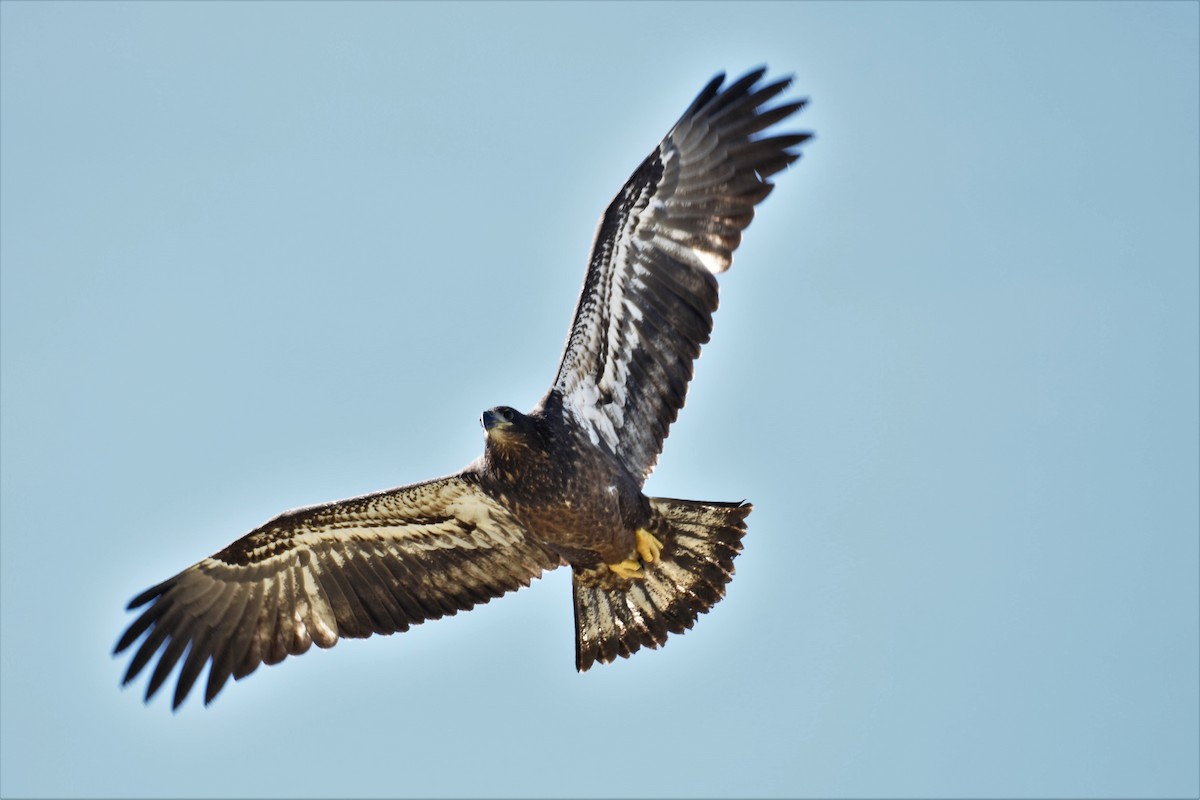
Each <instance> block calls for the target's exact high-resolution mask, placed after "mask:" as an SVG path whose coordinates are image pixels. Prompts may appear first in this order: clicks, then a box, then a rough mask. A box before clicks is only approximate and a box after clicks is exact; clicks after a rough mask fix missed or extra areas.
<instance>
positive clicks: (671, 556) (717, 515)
mask: <svg viewBox="0 0 1200 800" xmlns="http://www.w3.org/2000/svg"><path fill="white" fill-rule="evenodd" d="M650 506H651V508H652V510H653V512H654V517H653V522H652V523H651V530H650V532H651V533H653V534H654V535H655V536H656V537H657V538H658V539H659V541H661V542H662V545H663V549H662V552H661V553H660V554H659V560H658V561H655V562H654V563H653V564H643V565H642V571H643V573H644V577H642V578H634V579H632V580H629V579H625V578H621V577H620V576H618V575H617V574H616V573H614V572H612V571H611V570H610V569H609V568H608V567H607V566H604V565H603V564H602V565H600V566H599V567H595V568H592V569H579V568H577V569H576V570H575V574H574V576H573V582H572V583H573V586H572V588H573V590H574V594H575V667H576V668H577V669H578V670H579V671H580V672H583V671H585V670H587V669H588V668H589V667H591V666H592V664H593V663H595V662H597V661H599V662H600V663H602V664H607V663H609V662H610V661H615V660H616V659H617V657H618V656H620V657H621V658H628V657H629V656H631V655H633V654H634V653H636V652H637V651H638V650H639V649H641V648H642V647H652V648H655V647H658V646H659V645H661V644H663V643H665V642H666V640H667V634H668V633H683V632H684V631H685V630H687V629H689V628H691V627H692V625H694V624H695V622H696V618H697V617H698V616H700V615H701V614H703V613H704V612H706V611H708V610H709V609H710V608H712V607H713V606H714V605H716V604H717V601H719V600H720V599H721V598H722V597H724V596H725V586H726V584H728V583H729V581H730V579H731V578H732V577H733V559H734V558H736V557H737V554H738V553H740V552H741V550H742V536H743V535H744V534H745V532H746V517H747V516H748V515H749V514H750V510H751V505H750V504H749V503H701V502H696V501H692V500H672V499H667V498H658V497H652V498H650Z"/></svg>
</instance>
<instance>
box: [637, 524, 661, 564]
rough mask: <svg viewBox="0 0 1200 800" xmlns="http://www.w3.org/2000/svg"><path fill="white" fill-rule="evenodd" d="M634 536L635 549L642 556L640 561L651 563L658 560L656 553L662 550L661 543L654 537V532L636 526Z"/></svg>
mask: <svg viewBox="0 0 1200 800" xmlns="http://www.w3.org/2000/svg"><path fill="white" fill-rule="evenodd" d="M634 537H635V538H636V539H637V551H638V555H639V556H641V557H642V561H644V562H646V563H647V564H653V563H654V562H655V561H658V560H659V558H658V555H659V553H661V552H662V549H663V544H662V542H660V541H659V540H658V539H657V538H655V536H654V534H652V533H650V532H649V531H647V530H644V529H642V528H638V529H637V532H636V533H634Z"/></svg>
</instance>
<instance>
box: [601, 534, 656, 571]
mask: <svg viewBox="0 0 1200 800" xmlns="http://www.w3.org/2000/svg"><path fill="white" fill-rule="evenodd" d="M634 539H635V540H636V542H637V553H636V555H633V556H630V557H629V558H627V559H625V560H624V561H620V562H618V563H616V564H609V565H608V568H609V569H610V570H612V571H613V572H615V573H616V574H617V575H619V576H620V577H622V578H624V579H626V580H632V579H634V578H641V577H644V576H645V574H644V573H643V572H642V564H643V563H645V564H653V563H654V562H655V561H658V560H660V559H659V554H660V553H662V547H663V545H662V542H660V541H659V540H658V539H657V538H655V536H654V534H652V533H650V532H649V531H647V530H644V529H642V528H638V529H637V531H635V532H634Z"/></svg>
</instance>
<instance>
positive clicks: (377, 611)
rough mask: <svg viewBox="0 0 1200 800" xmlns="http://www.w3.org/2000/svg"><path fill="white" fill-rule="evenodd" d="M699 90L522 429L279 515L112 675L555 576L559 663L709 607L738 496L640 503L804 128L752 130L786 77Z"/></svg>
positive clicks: (667, 629)
mask: <svg viewBox="0 0 1200 800" xmlns="http://www.w3.org/2000/svg"><path fill="white" fill-rule="evenodd" d="M764 72H765V70H763V69H759V70H755V71H753V72H751V73H749V74H747V75H745V76H743V77H742V78H740V79H738V80H737V81H735V82H733V83H731V84H729V85H728V86H724V87H722V84H723V83H724V76H723V75H719V76H717V77H716V78H714V79H713V80H712V81H711V82H709V84H708V85H707V86H706V87H705V88H704V89H703V90H702V91H701V92H700V94H699V95H698V96H697V98H696V99H695V101H694V102H693V103H692V105H691V106H690V107H689V108H688V109H687V111H685V112H684V114H683V116H682V117H681V118H680V120H679V122H677V123H676V124H675V126H674V127H672V128H671V130H670V131H669V132H668V133H667V135H666V137H665V138H664V139H663V140H662V142H661V143H660V144H659V145H658V147H656V148H655V149H654V151H653V152H652V153H651V154H650V155H649V156H648V157H647V158H646V159H645V160H644V161H643V162H642V164H641V165H640V166H639V167H638V169H637V170H636V171H635V172H634V174H633V176H632V177H631V178H630V179H629V180H628V181H627V182H626V184H625V185H624V187H623V188H622V189H621V191H620V192H618V194H617V196H616V198H614V200H613V201H612V203H611V204H610V205H609V207H608V209H607V210H606V211H605V213H604V215H603V216H602V217H601V221H600V225H599V227H598V228H597V232H596V240H595V242H594V243H593V247H592V255H591V258H590V260H589V263H588V270H587V275H586V277H585V280H584V286H583V291H582V293H581V295H580V298H579V303H578V306H577V308H576V312H575V318H574V321H573V322H572V324H571V330H570V333H569V335H568V338H567V344H566V348H565V349H564V352H563V356H562V360H561V363H560V365H559V369H558V373H557V375H556V376H555V379H554V382H553V384H552V385H551V388H550V390H549V392H548V393H547V394H546V396H545V397H544V398H543V399H542V401H541V402H540V403H539V404H538V406H537V407H536V408H534V409H533V410H532V411H531V412H530V413H529V414H521V413H519V412H517V411H515V410H513V409H511V408H508V407H506V406H498V407H496V408H493V409H490V410H488V411H486V412H484V415H483V420H482V421H483V425H484V428H485V430H486V431H487V434H486V441H485V446H484V453H483V455H482V456H481V457H480V458H479V459H477V460H476V461H475V462H474V463H472V464H471V465H469V466H468V467H466V468H465V469H464V470H462V471H461V472H459V473H458V474H456V475H450V476H448V477H445V478H439V479H437V480H433V481H427V482H425V483H419V484H414V485H412V486H404V487H401V488H399V489H392V490H389V491H385V492H378V493H376V494H371V495H366V496H363V497H357V498H352V499H350V500H343V501H340V502H336V503H329V504H326V505H320V506H312V507H309V508H302V509H297V510H295V511H289V512H287V513H285V514H281V515H280V516H278V517H276V518H275V519H273V520H271V521H269V522H267V523H266V524H264V525H262V526H260V527H259V528H256V529H255V530H253V531H251V532H250V533H248V534H246V535H245V536H243V537H242V538H240V539H238V540H237V541H235V542H234V543H232V544H231V545H229V546H228V547H226V548H225V549H223V550H221V551H219V552H218V553H216V554H215V555H213V556H212V557H210V558H206V559H204V560H202V561H200V562H198V563H197V564H194V565H193V566H191V567H189V568H187V569H185V570H184V571H182V572H180V573H179V574H178V575H176V576H174V577H173V578H170V579H168V580H166V581H164V582H162V583H160V584H158V585H157V586H154V587H153V588H151V589H149V590H147V591H146V592H143V593H142V594H140V595H138V596H137V597H136V598H134V600H133V601H132V602H131V603H130V605H129V607H130V609H134V608H142V611H141V613H140V615H139V616H138V617H137V618H136V619H135V620H134V622H133V623H132V624H131V625H130V626H129V627H128V629H126V631H125V632H124V634H123V635H122V636H121V638H120V640H119V641H118V642H117V647H116V652H118V653H119V652H122V651H124V650H126V649H127V648H130V647H132V646H133V645H134V644H135V642H138V641H139V639H140V640H141V643H140V644H139V645H138V647H137V649H136V650H135V651H134V655H133V658H132V659H131V662H130V664H129V668H128V670H127V671H126V673H125V678H124V681H125V682H126V683H128V682H129V681H131V680H132V679H133V678H134V677H135V676H136V675H138V674H139V673H140V672H141V671H142V670H143V669H144V668H145V667H147V666H148V665H149V664H150V663H151V662H152V661H153V660H154V659H155V657H156V656H157V658H158V660H157V662H156V663H155V665H154V669H153V670H152V672H151V676H150V680H149V683H148V686H147V690H146V698H147V700H148V699H149V698H150V697H151V696H152V695H153V694H154V693H155V692H156V691H158V689H159V688H160V687H161V686H162V684H163V683H164V682H165V681H166V679H167V677H168V676H169V674H170V673H171V671H172V670H173V669H174V668H175V666H176V665H181V666H180V668H179V678H178V681H177V683H176V688H175V694H174V705H175V706H178V705H179V704H180V703H181V702H183V700H184V698H185V697H186V696H187V694H188V692H189V691H190V690H191V688H192V686H193V685H194V684H195V683H196V681H197V679H198V678H199V676H200V673H201V672H202V671H203V669H204V668H205V667H206V666H208V668H209V672H208V680H207V685H206V688H205V693H204V698H205V702H206V703H207V702H209V701H211V700H212V699H213V698H214V697H215V696H216V695H217V693H219V692H220V691H221V688H222V687H223V686H224V685H225V683H226V682H227V681H228V679H229V678H230V677H233V678H234V679H240V678H243V677H245V676H246V675H249V674H250V673H251V672H253V671H254V670H255V669H256V668H257V667H258V665H259V664H262V663H266V664H274V663H277V662H279V661H281V660H282V659H284V658H285V657H287V656H288V655H297V654H299V653H303V652H305V651H306V650H308V649H309V648H310V647H311V646H312V645H313V644H316V645H317V646H318V647H331V646H333V645H334V644H335V643H336V642H337V641H338V640H339V639H340V638H342V637H351V638H354V637H366V636H370V635H372V634H388V633H393V632H396V631H404V630H407V629H408V628H409V627H410V626H412V625H415V624H418V623H420V622H422V621H424V620H430V619H437V618H438V617H441V616H445V615H450V614H454V613H456V612H458V611H461V610H466V609H470V608H471V607H473V606H474V605H475V604H477V603H485V602H487V601H488V600H490V599H491V598H493V597H498V596H499V595H501V594H504V593H505V592H508V591H512V590H514V589H518V588H520V587H521V586H527V585H529V583H530V581H531V580H532V579H533V578H536V577H538V576H539V575H541V573H542V572H543V571H544V570H548V569H554V568H555V567H557V566H559V565H560V564H562V563H567V564H570V566H571V568H572V570H573V594H574V603H575V625H576V648H575V653H576V666H577V667H578V669H580V670H586V669H588V668H589V667H590V666H591V665H592V664H593V663H595V662H596V661H600V662H608V661H612V660H613V659H615V658H617V657H624V656H629V655H631V654H632V653H634V652H636V651H637V650H638V649H639V648H641V647H657V646H659V645H661V644H663V643H664V642H665V641H666V638H667V635H668V634H670V633H681V632H683V631H684V630H686V629H688V628H690V627H692V625H693V624H694V623H695V620H696V618H697V616H698V615H700V614H702V613H704V612H705V611H707V610H708V609H709V608H711V607H712V606H713V604H715V603H716V602H717V601H718V600H720V599H721V597H723V596H724V593H725V587H726V585H727V584H728V582H729V580H730V578H731V577H732V575H733V559H734V558H735V557H736V555H737V554H738V552H739V551H740V550H741V547H742V543H741V539H742V535H743V534H744V533H745V530H746V522H745V520H746V516H747V515H748V514H749V513H750V506H749V504H746V503H705V502H697V501H690V500H672V499H666V498H653V497H647V496H646V495H645V494H643V492H642V485H643V483H644V482H645V479H646V477H647V476H648V475H649V474H650V471H651V470H652V469H653V467H654V464H655V462H656V460H657V458H658V455H659V452H660V451H661V449H662V443H663V440H664V439H665V438H666V436H667V432H668V430H669V428H670V426H671V423H672V422H674V420H675V418H676V416H677V415H678V413H679V409H680V408H681V407H682V406H683V402H684V398H685V396H686V394H687V386H688V382H689V381H690V380H691V377H692V362H693V361H694V360H695V358H696V357H697V356H698V355H699V353H700V347H701V345H702V344H704V342H706V341H708V337H709V335H710V333H711V331H712V314H713V312H714V311H715V310H716V307H717V280H716V275H717V274H718V273H720V272H723V271H724V270H726V269H728V267H729V266H730V264H731V263H732V259H733V251H734V250H735V249H736V248H737V246H738V244H739V242H740V241H741V232H742V231H743V230H744V229H745V228H746V226H747V225H749V224H750V221H751V219H752V218H753V216H754V207H755V206H756V205H757V204H758V203H759V202H761V201H762V200H763V199H764V198H765V197H766V196H767V195H768V194H769V193H770V191H771V188H772V184H771V183H770V181H769V180H767V179H768V178H769V177H770V176H771V175H773V174H775V173H777V172H779V171H780V170H782V169H783V168H785V167H786V166H787V165H789V164H791V163H792V162H793V161H795V160H796V159H797V158H798V157H799V154H798V153H797V152H796V151H795V149H794V148H795V147H796V146H797V145H799V144H800V143H801V142H803V141H804V140H805V139H807V138H808V134H785V135H779V136H760V135H758V134H760V132H762V131H764V130H765V129H767V128H768V127H770V126H771V125H773V124H775V123H777V122H779V121H780V120H782V119H784V118H785V117H787V116H789V115H791V114H793V113H794V112H796V111H798V110H799V109H800V108H801V107H802V106H803V103H802V102H796V103H788V104H784V105H779V106H776V107H773V108H766V107H765V105H766V103H768V102H769V101H770V100H771V99H772V98H774V97H776V96H778V95H779V94H780V93H781V92H782V91H783V90H784V89H786V88H787V86H788V84H789V81H787V80H783V81H776V82H774V83H769V84H766V85H762V86H760V85H759V80H760V79H761V78H762V76H763V74H764Z"/></svg>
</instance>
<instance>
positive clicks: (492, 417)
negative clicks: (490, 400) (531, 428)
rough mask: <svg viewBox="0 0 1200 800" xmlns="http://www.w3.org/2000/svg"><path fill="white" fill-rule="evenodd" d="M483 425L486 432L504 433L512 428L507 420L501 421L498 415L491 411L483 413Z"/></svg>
mask: <svg viewBox="0 0 1200 800" xmlns="http://www.w3.org/2000/svg"><path fill="white" fill-rule="evenodd" d="M480 421H481V422H482V423H483V429H484V430H485V431H502V430H505V429H507V428H511V427H512V423H511V422H509V421H508V420H506V419H501V418H500V416H499V415H498V414H493V413H492V412H491V411H485V412H483V419H482V420H480Z"/></svg>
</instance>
